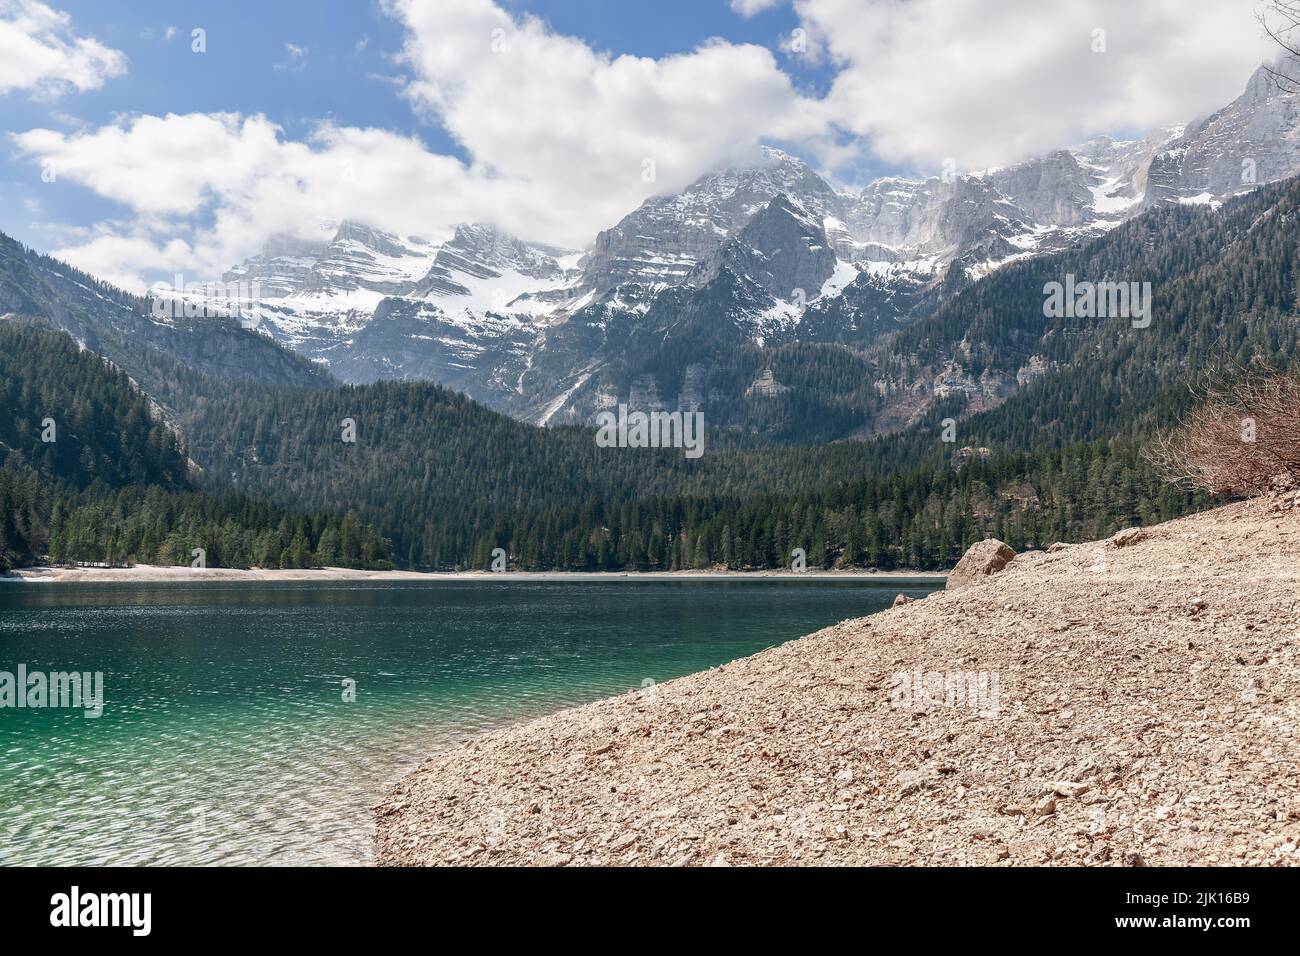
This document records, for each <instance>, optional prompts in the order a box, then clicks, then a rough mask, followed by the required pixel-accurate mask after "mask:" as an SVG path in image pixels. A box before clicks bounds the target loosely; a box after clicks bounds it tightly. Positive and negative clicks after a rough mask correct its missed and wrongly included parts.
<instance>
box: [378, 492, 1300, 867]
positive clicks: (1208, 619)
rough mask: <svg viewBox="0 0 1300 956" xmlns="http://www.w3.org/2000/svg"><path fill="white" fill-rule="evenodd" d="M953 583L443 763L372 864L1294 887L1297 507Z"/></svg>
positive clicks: (1299, 787) (1298, 783)
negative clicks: (920, 872) (1088, 876)
mask: <svg viewBox="0 0 1300 956" xmlns="http://www.w3.org/2000/svg"><path fill="white" fill-rule="evenodd" d="M985 550H989V549H987V548H986V549H985ZM968 577H969V579H970V581H971V583H967V584H965V586H961V583H962V580H964V579H967V578H968ZM956 578H957V579H956V580H954V581H953V582H951V583H950V588H951V589H950V590H947V591H942V592H938V593H935V594H933V595H931V596H930V597H927V598H925V599H924V600H920V601H914V602H907V601H901V602H899V603H898V604H897V605H896V606H895V607H894V608H892V609H891V610H888V611H885V612H882V613H879V614H875V615H872V616H870V617H864V618H860V619H856V620H850V621H845V622H843V623H841V624H839V625H836V626H833V627H830V628H827V629H825V630H822V631H819V632H817V633H815V634H811V635H808V636H806V637H803V638H800V639H798V640H792V641H791V642H790V643H787V644H785V645H782V646H780V647H777V648H773V649H771V650H768V651H764V652H763V653H760V654H757V655H755V656H753V657H749V658H745V659H743V660H739V661H735V662H733V663H730V664H727V665H725V666H723V667H719V668H716V669H714V670H710V671H706V672H703V673H700V674H695V675H692V676H689V677H686V678H682V679H680V680H675V681H671V682H668V683H664V684H660V685H657V686H654V687H650V688H646V689H643V690H636V691H632V692H630V693H628V694H626V695H624V696H621V697H616V698H610V699H608V700H603V701H599V702H597V703H594V704H590V705H588V706H584V707H579V708H576V709H573V710H567V711H563V712H561V713H557V714H554V715H551V716H548V717H545V718H542V719H539V720H534V721H531V722H528V723H524V724H520V725H517V726H513V727H510V728H506V729H504V730H501V731H498V732H495V733H492V734H489V735H487V736H484V737H482V738H479V739H477V740H474V741H471V742H469V743H467V744H465V745H462V746H460V747H457V748H455V749H452V750H449V751H447V752H444V753H440V754H438V755H436V756H434V757H433V758H432V759H430V760H429V761H428V762H427V763H425V764H424V765H423V766H421V767H420V768H419V769H418V770H416V771H415V772H413V773H411V774H410V775H409V776H407V777H406V778H405V779H403V780H402V781H401V782H400V783H398V784H397V785H396V786H395V787H394V788H393V790H392V791H391V793H390V794H389V795H388V797H387V798H386V799H385V800H384V801H383V802H382V803H381V804H380V805H379V806H378V807H377V808H376V810H375V819H376V824H377V829H376V858H377V862H378V863H380V864H381V865H426V864H432V865H439V864H458V865H683V864H686V865H709V864H711V865H780V864H826V865H830V864H892V865H909V864H911V865H917V864H919V865H941V866H947V865H969V864H999V865H1044V864H1070V865H1079V864H1087V865H1130V866H1133V865H1170V864H1209V865H1228V864H1232V865H1242V864H1245V865H1294V864H1296V863H1297V862H1300V851H1297V845H1300V669H1298V665H1300V498H1298V497H1297V496H1295V495H1294V494H1293V493H1288V494H1286V495H1285V496H1280V495H1275V496H1272V497H1267V498H1260V499H1256V500H1253V501H1248V502H1242V503H1236V504H1232V505H1228V506H1226V507H1223V508H1220V509H1217V510H1215V511H1211V512H1207V513H1204V514H1200V515H1195V516H1192V517H1189V518H1184V519H1181V520H1178V521H1173V522H1169V523H1167V524H1163V525H1159V526H1156V527H1153V528H1146V529H1141V530H1136V529H1129V530H1128V531H1125V532H1121V533H1119V534H1118V535H1115V536H1114V537H1113V538H1111V539H1108V540H1106V541H1100V542H1093V543H1089V544H1080V545H1073V546H1065V545H1054V546H1053V547H1052V548H1051V549H1049V550H1047V551H1043V552H1029V553H1026V554H1020V555H1017V556H1015V557H1014V559H1012V560H1011V561H1010V563H1009V564H1007V565H1006V566H1005V567H1004V568H1002V569H1001V570H997V571H996V572H995V573H991V574H989V575H988V576H984V575H980V574H975V575H973V576H967V575H958V576H956ZM953 585H956V586H953ZM791 636H792V637H795V636H796V635H791Z"/></svg>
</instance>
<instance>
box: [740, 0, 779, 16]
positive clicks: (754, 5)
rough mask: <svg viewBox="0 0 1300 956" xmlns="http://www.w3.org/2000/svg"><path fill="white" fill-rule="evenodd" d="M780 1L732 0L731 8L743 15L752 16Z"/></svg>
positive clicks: (769, 8)
mask: <svg viewBox="0 0 1300 956" xmlns="http://www.w3.org/2000/svg"><path fill="white" fill-rule="evenodd" d="M780 3H781V0H731V9H732V10H734V11H735V12H736V13H739V14H740V15H741V16H742V17H752V16H754V15H755V14H758V13H762V12H763V11H764V10H771V9H772V8H773V7H775V6H777V5H778V4H780Z"/></svg>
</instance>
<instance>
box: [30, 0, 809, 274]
mask: <svg viewBox="0 0 1300 956" xmlns="http://www.w3.org/2000/svg"><path fill="white" fill-rule="evenodd" d="M389 8H390V9H391V10H392V12H393V13H395V14H396V15H397V16H399V17H400V19H401V20H402V22H403V23H405V24H406V26H407V28H408V39H407V43H406V45H405V49H404V53H403V62H404V66H405V67H406V68H407V69H408V70H410V71H411V73H412V77H411V78H410V79H409V80H408V81H406V82H405V84H404V88H403V90H402V93H403V95H405V96H407V97H408V98H409V99H410V100H411V102H412V103H413V104H414V105H415V106H416V108H417V109H419V110H421V111H424V112H427V113H428V115H429V116H430V117H431V118H433V119H436V120H437V122H438V123H439V124H440V125H442V126H443V127H444V128H445V129H446V130H447V131H448V132H450V133H451V135H452V136H454V137H455V138H456V139H457V140H458V141H459V143H460V144H461V145H462V146H463V147H464V149H465V152H466V154H467V156H468V157H469V161H468V162H462V161H460V160H459V159H457V158H455V157H452V156H444V155H438V154H435V153H433V152H431V151H429V150H428V149H427V147H425V145H424V144H423V143H422V142H421V140H419V139H418V138H416V137H413V136H404V135H401V134H398V133H394V132H390V131H385V130H378V129H360V128H355V127H342V126H336V125H333V124H330V123H321V124H320V125H319V126H317V127H316V129H315V130H314V132H313V133H312V134H311V135H310V136H309V137H308V138H307V139H305V140H290V139H287V138H286V137H285V134H284V132H283V130H281V129H280V128H279V127H277V126H276V125H275V124H274V123H272V122H270V121H269V120H267V119H266V118H265V117H263V116H247V115H240V114H234V113H219V114H205V113H191V114H169V115H167V116H162V117H159V116H130V117H122V118H119V119H117V120H115V121H114V122H112V123H109V124H106V125H104V126H102V127H99V128H97V129H93V130H89V131H81V132H76V133H71V134H70V133H65V132H60V131H57V130H51V129H36V130H30V131H28V132H26V133H21V134H17V135H14V136H13V137H12V138H13V141H14V142H15V144H16V145H17V147H18V150H19V152H20V154H21V155H22V156H24V157H26V158H28V159H31V160H33V161H38V162H52V163H53V164H54V167H55V168H56V169H57V170H58V176H59V182H60V183H65V182H72V183H77V184H80V185H83V186H85V187H87V188H89V189H92V190H94V191H95V192H96V193H98V194H99V195H101V196H104V197H107V198H109V199H111V200H114V201H116V202H118V203H120V204H121V205H122V207H123V215H122V216H120V217H118V218H116V219H114V220H113V221H112V222H106V223H102V224H101V225H100V229H99V232H100V234H99V235H97V236H96V237H95V238H94V239H93V241H88V242H81V243H78V244H75V245H71V246H68V247H65V248H63V249H60V250H57V251H56V253H55V254H57V255H60V256H62V257H65V258H67V259H68V260H69V261H72V262H73V263H75V264H76V265H78V266H80V267H82V268H84V269H87V270H88V271H91V272H94V273H96V274H101V275H113V276H115V277H118V278H119V279H120V278H121V277H122V276H123V275H125V274H129V273H130V271H131V269H132V264H134V267H135V269H136V270H137V271H138V270H140V269H141V268H142V267H145V268H156V269H162V270H164V271H171V270H175V269H177V268H183V269H184V270H186V271H187V272H188V273H193V274H196V275H197V276H198V277H200V278H207V277H212V276H215V275H219V274H220V273H221V272H222V271H224V270H225V269H227V268H229V267H230V266H232V265H234V264H235V263H237V262H239V261H241V260H242V259H243V258H245V257H247V256H248V255H251V254H253V253H255V252H256V251H258V248H259V247H260V245H261V243H262V241H263V240H265V239H266V238H267V237H268V236H270V235H271V234H273V233H276V232H289V233H293V234H297V235H300V236H303V237H307V236H312V237H314V238H319V236H320V223H321V222H323V221H336V220H341V219H357V220H361V221H364V222H368V223H371V224H373V225H375V226H378V227H380V228H383V229H386V230H390V231H393V232H397V233H401V234H404V235H410V234H419V235H433V236H437V235H438V234H440V233H441V234H450V231H451V230H452V228H454V226H455V225H457V224H459V223H461V222H466V221H485V222H492V223H495V224H497V225H498V226H500V227H501V228H504V229H507V230H509V231H511V232H513V233H515V234H517V235H521V236H523V237H525V238H531V239H538V240H544V241H547V242H551V243H554V244H557V245H566V246H569V247H573V248H581V247H583V246H585V245H586V244H588V243H589V242H590V241H591V240H592V239H593V237H594V236H595V234H596V232H597V231H599V230H600V229H603V228H606V227H608V226H610V225H612V224H613V223H615V222H616V221H617V220H618V219H620V218H621V217H622V216H624V215H625V214H626V213H627V212H628V211H629V210H631V209H632V208H634V207H635V206H636V205H637V204H638V203H640V202H641V201H642V200H644V199H646V198H647V197H648V196H650V195H653V194H655V193H658V192H666V191H672V190H676V189H680V188H681V187H683V186H685V185H687V184H688V183H690V182H691V181H692V180H694V179H695V178H697V177H698V176H700V175H701V174H702V173H704V172H706V171H707V170H708V169H710V168H712V167H713V166H715V165H717V164H719V163H721V162H724V161H727V160H730V159H734V158H739V157H743V156H746V155H751V154H756V147H757V144H758V143H759V142H761V141H768V140H776V141H789V140H798V139H801V138H809V137H817V136H820V135H823V134H824V133H825V132H826V130H827V126H826V123H825V120H824V119H823V118H822V117H821V115H820V107H819V106H818V105H817V104H816V103H815V102H814V101H810V100H807V99H804V98H803V97H801V96H800V95H799V94H797V93H796V92H795V90H794V88H793V87H792V85H791V83H790V80H789V79H788V77H787V76H786V75H785V74H784V73H782V72H781V70H780V69H779V67H778V66H777V64H776V61H775V58H774V57H773V55H772V53H771V51H769V50H767V49H765V48H762V47H758V46H752V45H743V46H737V45H732V44H728V43H724V42H721V41H713V42H709V43H706V44H704V45H703V46H701V47H700V48H699V49H697V50H695V51H693V52H690V53H684V54H681V55H677V56H671V57H666V58H663V59H659V60H655V59H650V58H644V57H631V56H621V57H611V56H607V55H604V54H600V53H597V52H595V51H593V50H592V49H591V48H590V47H588V46H587V45H586V44H584V43H582V42H580V41H578V40H574V39H572V38H568V37H563V36H560V35H557V34H555V33H554V32H552V31H551V30H549V29H548V28H547V27H546V26H545V25H543V24H542V23H541V22H540V21H537V20H534V19H528V18H525V19H517V18H515V17H514V16H512V15H510V14H508V13H506V12H505V11H503V10H502V9H501V8H499V7H497V6H496V5H494V4H492V3H490V2H488V0H437V2H429V0H400V2H398V0H394V2H392V3H390V5H389ZM304 53H305V51H304ZM647 161H650V163H652V165H649V164H648V163H647ZM650 170H653V175H647V173H648V171H650ZM150 250H152V254H150ZM142 280H143V277H142V276H137V278H136V280H135V281H133V282H132V283H131V284H132V285H133V287H136V288H139V287H140V286H141V284H142Z"/></svg>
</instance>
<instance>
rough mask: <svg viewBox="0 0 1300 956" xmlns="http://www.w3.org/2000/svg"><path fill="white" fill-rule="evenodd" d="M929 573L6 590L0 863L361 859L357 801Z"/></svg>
mask: <svg viewBox="0 0 1300 956" xmlns="http://www.w3.org/2000/svg"><path fill="white" fill-rule="evenodd" d="M937 587H942V583H941V582H939V583H936V582H935V581H933V580H924V579H913V580H900V579H893V580H887V581H880V580H874V581H873V580H868V579H857V580H843V581H825V580H808V581H800V580H792V579H789V578H785V579H772V578H767V579H751V580H726V581H718V580H711V581H681V580H671V581H670V580H626V579H616V580H611V581H591V580H583V581H572V582H569V581H561V582H518V581H511V582H491V581H482V582H479V581H440V582H429V583H425V582H401V583H388V582H385V583H347V584H339V583H332V584H331V583H283V584H268V583H257V584H245V583H237V584H232V583H220V584H217V583H214V584H167V585H140V584H106V585H98V584H85V583H78V584H3V585H0V672H7V673H9V674H14V675H16V674H17V673H18V671H19V666H20V665H23V666H24V667H25V669H26V671H27V673H28V674H32V673H38V672H39V673H49V672H69V671H78V672H89V673H93V672H102V674H103V687H104V695H103V696H104V703H103V713H102V715H101V716H99V717H87V716H86V715H85V711H84V710H80V709H71V708H66V707H64V708H53V707H45V708H43V709H33V708H30V707H25V708H16V707H0V864H10V865H12V864H50V865H53V864H68V865H94V864H263V865H273V864H364V863H367V862H368V861H369V859H370V856H371V847H370V840H371V832H372V826H371V820H370V812H369V808H370V807H371V806H372V805H374V803H375V802H377V801H378V799H379V798H380V797H381V796H382V795H383V793H384V792H385V791H386V790H387V788H388V787H390V786H391V785H392V784H393V783H395V782H396V781H397V780H398V779H399V778H400V777H401V776H402V775H403V774H404V773H406V772H407V771H409V770H411V769H413V768H414V767H415V766H416V765H418V764H419V763H420V762H421V761H422V760H423V759H424V758H426V757H427V756H429V755H431V754H432V753H434V752H436V751H438V750H440V749H443V748H446V747H450V746H453V745H455V744H457V743H459V742H460V741H463V740H465V739H468V738H470V737H472V736H474V735H477V734H481V733H483V732H484V731H487V730H490V729H492V728H495V727H499V726H501V725H503V724H506V723H510V722H513V721H517V720H520V719H523V718H526V717H530V716H537V715H541V714H546V713H550V712H553V711H556V710H560V709H562V708H565V707H570V706H573V705H576V704H581V703H586V702H588V701H592V700H596V699H598V698H601V697H606V696H609V695H611V694H619V693H624V692H626V691H628V690H630V689H632V688H639V687H642V686H648V682H650V681H654V682H662V681H665V680H670V679H672V678H674V677H679V676H681V675H683V674H688V673H691V672H693V671H699V670H703V669H706V668H709V667H713V666H716V665H718V664H721V663H725V662H727V661H730V660H734V659H736V658H738V657H743V656H745V655H748V654H752V653H754V652H756V651H759V650H762V649H763V648H765V647H771V646H773V645H775V644H780V643H783V642H785V641H788V640H791V639H793V638H796V637H799V636H801V635H803V634H806V633H808V632H810V631H813V630H816V629H818V628H821V627H825V626H826V625H829V624H833V623H836V622H837V621H841V620H844V619H846V618H850V617H860V616H862V615H864V614H870V613H872V612H875V611H879V610H882V609H883V608H886V607H888V606H889V604H890V603H891V602H892V601H893V599H894V596H895V595H896V594H899V593H904V594H908V595H910V596H913V597H920V596H922V595H924V594H927V593H929V592H930V591H932V590H935V589H936V588H937Z"/></svg>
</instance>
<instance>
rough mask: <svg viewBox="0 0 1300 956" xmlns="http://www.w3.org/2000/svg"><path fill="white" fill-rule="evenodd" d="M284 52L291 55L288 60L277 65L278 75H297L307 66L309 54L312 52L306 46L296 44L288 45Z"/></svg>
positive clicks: (285, 46)
mask: <svg viewBox="0 0 1300 956" xmlns="http://www.w3.org/2000/svg"><path fill="white" fill-rule="evenodd" d="M284 50H285V52H286V53H288V54H289V58H288V59H287V60H282V61H280V62H279V63H276V64H275V67H274V69H275V71H276V72H277V73H297V72H299V71H301V70H303V69H305V68H306V66H307V54H308V53H309V52H310V51H309V50H308V49H307V48H306V47H305V46H299V45H298V44H296V43H286V44H285V45H284Z"/></svg>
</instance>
